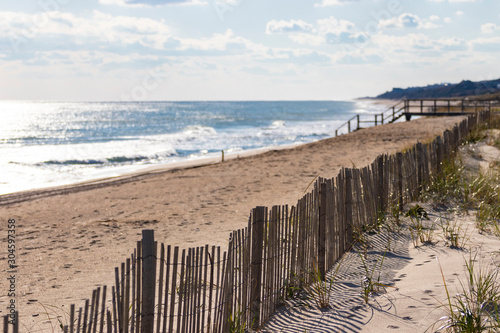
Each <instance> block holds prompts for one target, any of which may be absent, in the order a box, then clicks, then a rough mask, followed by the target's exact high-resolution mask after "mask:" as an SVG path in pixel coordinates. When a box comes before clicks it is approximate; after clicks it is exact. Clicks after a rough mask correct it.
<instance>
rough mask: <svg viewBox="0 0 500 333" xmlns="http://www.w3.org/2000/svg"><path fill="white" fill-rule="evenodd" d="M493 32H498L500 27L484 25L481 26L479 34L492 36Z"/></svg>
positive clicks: (491, 24) (493, 24) (490, 24)
mask: <svg viewBox="0 0 500 333" xmlns="http://www.w3.org/2000/svg"><path fill="white" fill-rule="evenodd" d="M495 31H500V25H497V24H495V23H485V24H483V25H481V33H483V34H492V33H494V32H495Z"/></svg>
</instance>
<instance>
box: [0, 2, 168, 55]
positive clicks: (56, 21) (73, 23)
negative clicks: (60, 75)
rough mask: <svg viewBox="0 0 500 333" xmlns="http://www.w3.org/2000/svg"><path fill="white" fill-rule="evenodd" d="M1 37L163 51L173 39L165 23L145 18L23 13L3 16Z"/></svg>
mask: <svg viewBox="0 0 500 333" xmlns="http://www.w3.org/2000/svg"><path fill="white" fill-rule="evenodd" d="M0 22H1V23H0V27H1V28H2V29H0V31H2V32H3V34H2V33H0V36H1V35H4V36H7V37H8V38H10V39H11V41H13V42H15V40H16V39H23V41H25V42H27V41H29V40H31V39H34V38H36V39H37V40H42V41H43V38H48V39H51V38H53V37H54V36H61V37H67V38H70V40H71V41H72V42H74V43H76V44H83V43H89V44H92V43H96V42H106V43H117V44H124V45H130V44H137V45H142V46H144V47H149V48H155V49H161V48H163V44H164V43H165V42H166V41H167V40H168V39H169V37H170V31H171V29H170V28H169V27H168V26H167V25H166V24H165V23H164V22H161V21H156V20H153V19H149V18H143V17H131V16H112V15H109V14H106V13H102V12H99V11H94V12H93V13H92V15H91V16H90V17H87V18H84V17H77V16H75V15H73V14H71V13H67V12H57V11H54V12H44V13H41V14H36V15H30V14H26V13H19V12H0Z"/></svg>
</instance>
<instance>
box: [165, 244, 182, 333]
mask: <svg viewBox="0 0 500 333" xmlns="http://www.w3.org/2000/svg"><path fill="white" fill-rule="evenodd" d="M178 267H179V247H178V246H176V247H174V258H173V267H172V287H171V288H170V315H169V318H168V333H172V332H173V331H174V316H175V300H176V298H177V269H178ZM179 298H180V295H179ZM177 321H178V322H179V319H178V320H177Z"/></svg>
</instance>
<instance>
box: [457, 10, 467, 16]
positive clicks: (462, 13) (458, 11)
mask: <svg viewBox="0 0 500 333" xmlns="http://www.w3.org/2000/svg"><path fill="white" fill-rule="evenodd" d="M464 14H465V13H464V12H463V11H461V10H457V11H456V12H455V15H457V16H462V15H464Z"/></svg>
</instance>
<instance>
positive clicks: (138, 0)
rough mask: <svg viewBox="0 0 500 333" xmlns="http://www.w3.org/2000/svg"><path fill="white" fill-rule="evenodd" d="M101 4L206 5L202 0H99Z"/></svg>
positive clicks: (139, 5)
mask: <svg viewBox="0 0 500 333" xmlns="http://www.w3.org/2000/svg"><path fill="white" fill-rule="evenodd" d="M99 3H100V4H101V5H115V6H123V7H135V8H143V7H153V6H165V5H206V4H207V2H206V1H202V0H99Z"/></svg>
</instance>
